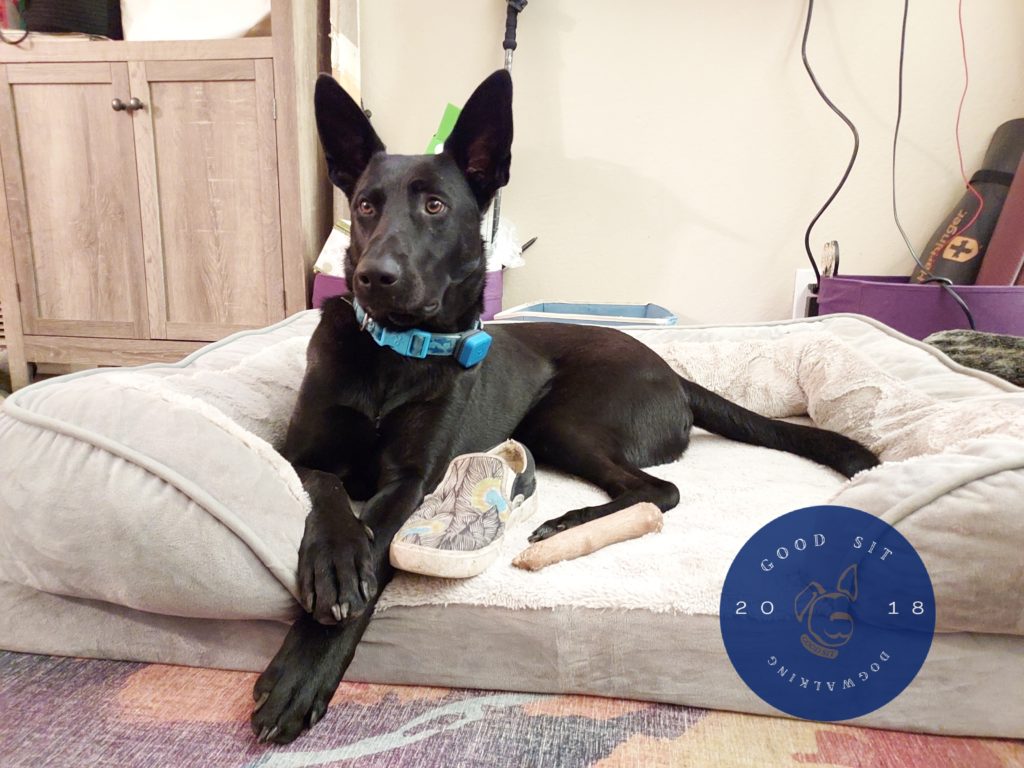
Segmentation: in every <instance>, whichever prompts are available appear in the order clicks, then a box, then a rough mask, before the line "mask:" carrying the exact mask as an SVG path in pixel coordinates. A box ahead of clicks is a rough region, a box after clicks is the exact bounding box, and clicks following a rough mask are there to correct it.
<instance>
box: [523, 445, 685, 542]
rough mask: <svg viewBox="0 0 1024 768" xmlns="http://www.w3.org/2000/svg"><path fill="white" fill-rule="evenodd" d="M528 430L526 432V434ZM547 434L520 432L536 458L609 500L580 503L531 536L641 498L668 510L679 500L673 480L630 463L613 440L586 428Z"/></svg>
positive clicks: (537, 537) (535, 538) (543, 535)
mask: <svg viewBox="0 0 1024 768" xmlns="http://www.w3.org/2000/svg"><path fill="white" fill-rule="evenodd" d="M524 433H525V434H524ZM545 433H546V434H544V435H543V436H540V435H532V437H533V439H532V440H531V435H530V434H529V432H528V431H527V430H523V433H519V432H517V435H516V436H517V438H518V439H521V440H522V441H523V442H524V443H525V444H526V445H528V446H529V447H530V450H531V451H533V453H534V457H535V458H536V459H537V461H538V462H540V463H543V464H545V465H547V466H550V467H554V468H555V469H559V470H562V471H563V472H568V473H570V474H572V475H576V476H577V477H580V478H582V479H584V480H588V481H589V482H591V483H593V484H594V485H596V486H597V487H599V488H600V489H601V490H603V491H604V492H605V493H607V494H608V495H609V496H610V497H611V500H610V501H608V502H607V503H605V504H599V505H597V506H593V507H581V508H580V509H574V510H571V511H569V512H566V513H565V514H564V515H562V516H561V517H557V518H554V519H552V520H548V521H547V522H545V523H544V524H543V525H541V526H540V527H538V528H537V530H535V531H534V532H533V533H532V534H531V535H530V541H541V540H542V539H546V538H548V537H549V536H553V535H555V534H556V533H560V532H561V531H564V530H566V529H568V528H572V527H574V526H577V525H580V524H581V523H586V522H589V521H590V520H596V519H598V518H599V517H604V516H605V515H610V514H612V513H613V512H618V511H619V510H620V509H625V508H626V507H631V506H633V505H634V504H638V503H639V502H641V501H649V502H651V503H653V504H655V505H657V507H658V509H660V510H661V511H662V512H667V511H668V510H670V509H672V508H673V507H674V506H676V504H678V503H679V490H678V489H677V488H676V487H675V486H674V485H673V484H672V483H670V482H668V481H666V480H661V479H659V478H657V477H654V476H653V475H649V474H647V473H646V472H644V471H643V470H641V469H639V468H638V467H636V466H634V465H633V464H631V463H630V462H629V461H627V460H626V459H625V458H624V457H623V456H622V455H621V451H619V450H618V449H616V448H614V447H613V445H611V444H610V443H612V442H613V441H610V440H607V439H605V440H602V439H601V438H600V437H599V436H598V435H595V434H594V433H593V432H588V431H587V430H584V429H579V428H575V429H564V430H562V429H560V430H557V431H556V432H554V433H553V431H552V430H545Z"/></svg>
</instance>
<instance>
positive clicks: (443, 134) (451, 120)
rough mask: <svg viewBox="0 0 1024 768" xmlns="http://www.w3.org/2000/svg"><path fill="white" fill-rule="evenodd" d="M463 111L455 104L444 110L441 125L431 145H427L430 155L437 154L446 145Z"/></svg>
mask: <svg viewBox="0 0 1024 768" xmlns="http://www.w3.org/2000/svg"><path fill="white" fill-rule="evenodd" d="M461 111H462V110H461V109H459V108H458V107H456V106H455V105H454V104H449V105H448V106H446V107H445V108H444V114H443V115H441V124H440V125H438V126H437V132H436V133H435V134H434V136H433V138H432V139H431V140H430V143H429V144H427V154H428V155H434V154H437V151H438V150H437V148H438V147H439V146H441V145H442V144H444V142H445V140H446V139H447V138H448V137H449V136H451V134H452V128H454V127H455V121H456V120H458V119H459V113H460V112H461Z"/></svg>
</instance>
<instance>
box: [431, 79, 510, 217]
mask: <svg viewBox="0 0 1024 768" xmlns="http://www.w3.org/2000/svg"><path fill="white" fill-rule="evenodd" d="M444 151H445V152H446V153H448V154H449V155H451V157H452V158H453V159H454V160H455V164H456V165H458V166H459V169H460V170H461V171H462V174H463V175H464V176H465V177H466V181H467V182H468V183H469V187H470V189H472V190H473V195H474V196H475V197H476V201H477V203H478V204H479V205H480V210H483V209H484V208H486V207H487V204H488V203H490V201H491V198H492V197H494V193H495V192H497V191H498V188H499V187H503V186H505V185H506V184H507V183H508V178H509V167H510V166H511V164H512V76H511V75H509V73H508V72H506V71H505V70H503V69H499V70H498V71H497V72H495V73H494V74H492V75H491V76H490V77H488V78H487V79H486V80H484V81H483V82H482V83H480V85H479V86H477V89H476V90H475V91H473V95H472V96H470V97H469V101H467V102H466V106H465V107H463V108H462V112H461V114H460V115H459V119H458V120H457V121H456V123H455V127H454V128H453V129H452V132H451V135H450V136H449V137H448V140H447V141H445V143H444Z"/></svg>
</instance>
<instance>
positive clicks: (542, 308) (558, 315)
mask: <svg viewBox="0 0 1024 768" xmlns="http://www.w3.org/2000/svg"><path fill="white" fill-rule="evenodd" d="M494 319H495V320H506V321H517V322H530V321H533V322H537V321H540V322H547V323H577V324H581V325H610V326H620V327H621V326H626V327H637V326H665V325H675V324H676V322H677V321H678V318H677V317H676V316H675V315H674V314H672V312H670V311H669V310H667V309H665V307H662V306H659V305H658V304H595V303H589V302H588V303H584V302H571V301H538V302H534V303H532V304H520V305H519V306H518V307H511V308H509V309H506V310H504V311H502V312H499V313H498V314H496V315H495V316H494Z"/></svg>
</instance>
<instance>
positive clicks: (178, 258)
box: [129, 59, 284, 341]
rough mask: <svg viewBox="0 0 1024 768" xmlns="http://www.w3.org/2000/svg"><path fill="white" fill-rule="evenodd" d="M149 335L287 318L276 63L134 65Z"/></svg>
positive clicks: (196, 334) (211, 332) (223, 330)
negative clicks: (139, 107) (139, 102)
mask: <svg viewBox="0 0 1024 768" xmlns="http://www.w3.org/2000/svg"><path fill="white" fill-rule="evenodd" d="M129 73H130V78H131V84H132V96H135V97H137V98H139V99H141V100H142V101H143V102H144V104H145V107H144V109H143V110H142V111H141V112H140V113H139V115H138V117H141V118H142V119H141V120H137V121H136V124H135V129H136V132H135V138H136V151H137V154H138V158H139V186H140V190H139V191H140V196H141V204H142V220H143V240H144V249H145V254H146V274H147V289H148V291H149V293H148V298H149V317H150V331H151V333H152V335H153V338H163V339H189V340H193V339H194V340H202V341H205V340H213V339H219V338H221V337H223V336H225V335H227V334H229V333H233V332H234V331H238V330H242V329H244V328H253V327H258V326H263V325H266V324H268V323H271V322H274V321H276V320H279V319H281V318H282V317H284V286H283V277H282V262H281V226H280V214H279V211H278V193H277V139H276V134H275V130H274V81H273V62H272V61H271V60H269V59H266V60H264V59H257V60H231V61H218V60H210V61H146V62H131V63H130V64H129Z"/></svg>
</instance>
